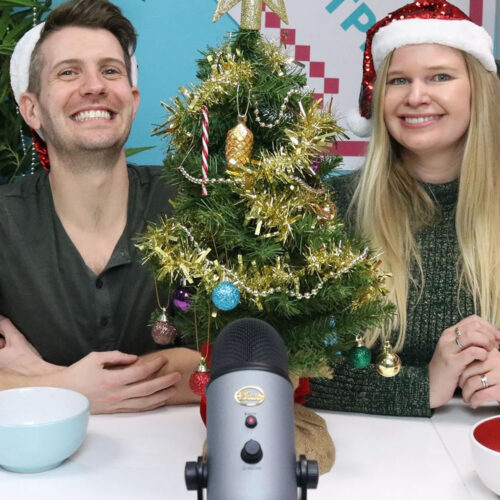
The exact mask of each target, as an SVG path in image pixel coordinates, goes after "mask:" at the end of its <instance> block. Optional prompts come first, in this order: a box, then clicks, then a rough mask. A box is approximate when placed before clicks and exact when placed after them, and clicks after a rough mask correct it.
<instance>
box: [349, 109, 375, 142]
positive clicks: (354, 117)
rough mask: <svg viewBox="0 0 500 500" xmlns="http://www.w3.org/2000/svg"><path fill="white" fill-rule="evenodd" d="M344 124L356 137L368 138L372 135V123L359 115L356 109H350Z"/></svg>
mask: <svg viewBox="0 0 500 500" xmlns="http://www.w3.org/2000/svg"><path fill="white" fill-rule="evenodd" d="M346 123H347V126H348V127H349V130H350V131H351V132H354V133H355V134H356V135H357V136H358V137H370V135H371V133H372V121H371V119H370V120H367V119H366V118H365V117H363V116H361V115H360V114H359V109H358V108H353V109H351V110H350V111H349V112H348V113H347V116H346Z"/></svg>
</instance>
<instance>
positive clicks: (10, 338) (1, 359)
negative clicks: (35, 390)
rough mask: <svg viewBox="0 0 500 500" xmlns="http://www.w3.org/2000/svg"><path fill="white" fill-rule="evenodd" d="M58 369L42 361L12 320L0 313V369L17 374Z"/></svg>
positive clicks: (30, 373)
mask: <svg viewBox="0 0 500 500" xmlns="http://www.w3.org/2000/svg"><path fill="white" fill-rule="evenodd" d="M60 369H61V367H59V366H57V365H53V364H51V363H47V362H46V361H44V360H43V359H42V357H41V356H40V354H39V353H38V351H37V350H36V349H35V348H34V347H33V346H32V345H31V344H30V343H29V342H28V341H27V340H26V338H25V336H24V335H23V334H22V333H21V332H20V331H19V330H18V329H17V328H16V327H15V326H14V325H13V324H12V322H11V321H10V320H9V319H8V318H6V317H5V316H1V315H0V370H6V371H9V372H12V373H17V374H19V375H42V374H45V373H51V372H54V371H58V370H60Z"/></svg>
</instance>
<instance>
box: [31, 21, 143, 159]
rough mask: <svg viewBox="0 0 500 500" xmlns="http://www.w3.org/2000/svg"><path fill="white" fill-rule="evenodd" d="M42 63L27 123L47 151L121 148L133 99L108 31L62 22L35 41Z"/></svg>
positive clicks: (134, 91)
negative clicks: (41, 137)
mask: <svg viewBox="0 0 500 500" xmlns="http://www.w3.org/2000/svg"><path fill="white" fill-rule="evenodd" d="M40 49H41V55H42V60H43V68H42V71H41V74H40V79H41V86H40V93H39V95H38V96H34V97H33V102H34V104H33V108H32V117H31V118H32V120H33V122H32V123H30V125H31V126H32V127H33V128H35V129H38V128H40V129H41V131H42V133H43V135H44V139H45V141H46V142H47V146H48V149H49V155H51V157H52V155H53V154H55V155H57V154H58V153H62V154H64V155H67V154H72V153H81V152H84V151H88V152H90V151H104V150H110V149H111V150H121V148H122V147H123V145H124V144H125V141H126V140H127V137H128V135H129V132H130V127H131V124H132V120H133V119H134V116H135V113H136V111H137V108H138V105H139V91H138V90H137V88H136V87H132V86H131V85H130V83H129V81H128V78H127V71H126V67H125V60H124V55H123V50H122V48H121V46H120V44H119V42H118V40H117V39H116V38H115V37H114V35H112V34H111V33H110V32H109V31H107V30H103V29H90V28H80V27H74V26H70V27H66V28H63V29H61V30H60V31H56V32H54V33H52V34H50V36H49V37H48V38H47V39H46V40H45V41H44V42H43V44H42V46H41V48H40Z"/></svg>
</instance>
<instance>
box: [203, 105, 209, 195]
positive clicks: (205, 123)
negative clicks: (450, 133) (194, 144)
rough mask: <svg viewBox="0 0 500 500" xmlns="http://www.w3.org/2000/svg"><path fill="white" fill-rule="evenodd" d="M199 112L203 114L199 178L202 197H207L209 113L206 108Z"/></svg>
mask: <svg viewBox="0 0 500 500" xmlns="http://www.w3.org/2000/svg"><path fill="white" fill-rule="evenodd" d="M201 112H202V114H203V126H202V135H201V177H202V179H203V184H202V185H201V194H202V196H207V194H208V192H207V184H206V181H207V180H208V130H209V126H208V118H209V116H210V113H209V112H208V108H207V107H206V106H202V107H201Z"/></svg>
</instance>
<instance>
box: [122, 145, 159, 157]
mask: <svg viewBox="0 0 500 500" xmlns="http://www.w3.org/2000/svg"><path fill="white" fill-rule="evenodd" d="M154 148H155V146H143V147H141V148H127V149H125V156H126V157H127V158H129V157H130V156H134V155H136V154H139V153H142V152H143V151H147V150H148V149H154Z"/></svg>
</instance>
